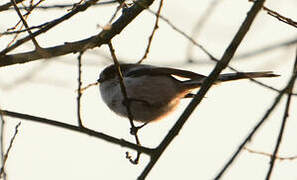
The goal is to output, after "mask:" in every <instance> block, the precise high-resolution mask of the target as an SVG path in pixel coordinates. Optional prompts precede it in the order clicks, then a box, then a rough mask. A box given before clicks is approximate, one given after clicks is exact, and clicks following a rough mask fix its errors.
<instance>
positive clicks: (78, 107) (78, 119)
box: [76, 51, 84, 127]
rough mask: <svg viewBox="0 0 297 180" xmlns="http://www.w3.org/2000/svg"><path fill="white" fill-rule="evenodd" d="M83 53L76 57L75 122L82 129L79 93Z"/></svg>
mask: <svg viewBox="0 0 297 180" xmlns="http://www.w3.org/2000/svg"><path fill="white" fill-rule="evenodd" d="M83 53H84V52H83V51H82V52H80V53H79V55H78V58H77V60H78V64H77V66H78V78H77V81H78V83H77V84H78V90H77V98H76V99H77V121H78V126H79V127H84V126H83V123H82V120H81V113H80V111H81V95H82V93H81V92H82V91H81V85H82V82H81V57H82V55H83Z"/></svg>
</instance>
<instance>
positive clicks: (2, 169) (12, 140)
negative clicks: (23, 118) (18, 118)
mask: <svg viewBox="0 0 297 180" xmlns="http://www.w3.org/2000/svg"><path fill="white" fill-rule="evenodd" d="M20 125H21V122H19V123H18V124H17V125H16V127H15V132H14V135H13V136H12V138H11V140H10V143H9V146H8V149H7V151H6V153H5V155H4V158H3V165H2V167H1V169H0V177H1V176H2V174H3V173H4V168H5V164H6V161H7V159H8V156H9V152H10V150H11V148H12V146H13V143H14V140H15V137H16V135H17V134H18V128H19V126H20Z"/></svg>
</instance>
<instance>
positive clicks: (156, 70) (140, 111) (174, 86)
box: [98, 64, 278, 123]
mask: <svg viewBox="0 0 297 180" xmlns="http://www.w3.org/2000/svg"><path fill="white" fill-rule="evenodd" d="M120 69H121V71H122V75H123V83H124V85H125V89H126V92H127V98H128V101H129V103H124V102H125V101H124V96H123V94H122V91H121V87H120V83H119V77H118V74H117V70H116V67H115V66H114V65H110V66H108V67H106V68H105V69H104V70H103V71H102V72H101V74H100V77H99V79H98V82H99V83H100V85H99V86H100V92H101V96H102V99H103V100H104V102H105V103H106V104H107V106H108V107H109V108H110V109H111V110H112V111H114V112H115V113H116V114H118V115H120V116H124V117H128V113H127V107H126V105H127V104H129V107H130V111H131V114H132V116H133V118H134V119H133V120H136V121H140V122H145V123H148V122H151V121H156V120H159V119H161V118H162V117H164V116H166V115H168V114H169V113H170V112H172V111H173V110H174V109H175V108H176V107H177V105H178V104H179V102H180V100H181V99H182V98H185V97H190V96H191V95H192V94H191V91H192V90H194V89H197V88H199V87H200V86H201V84H202V83H203V81H204V80H205V79H206V78H207V77H206V76H204V75H201V74H197V73H194V72H191V71H185V70H180V69H174V68H167V67H157V66H151V65H145V64H121V65H120ZM174 76H175V77H182V78H187V80H185V81H181V80H178V79H176V78H175V77H174ZM276 76H278V75H276V74H273V73H272V72H271V71H265V72H246V73H228V74H221V75H220V76H219V78H218V79H217V83H219V82H225V81H232V80H238V79H247V78H261V77H276Z"/></svg>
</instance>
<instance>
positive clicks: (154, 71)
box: [126, 67, 206, 80]
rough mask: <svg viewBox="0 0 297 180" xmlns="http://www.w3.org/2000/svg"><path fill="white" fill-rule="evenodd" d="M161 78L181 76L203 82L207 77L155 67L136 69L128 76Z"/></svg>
mask: <svg viewBox="0 0 297 180" xmlns="http://www.w3.org/2000/svg"><path fill="white" fill-rule="evenodd" d="M144 75H150V76H160V75H168V76H172V75H173V76H179V77H183V78H189V79H191V80H193V79H195V80H201V79H204V78H205V77H206V76H203V75H201V74H197V73H194V72H191V71H186V70H180V69H174V68H163V67H154V68H142V69H135V70H132V71H130V72H129V73H128V74H126V76H133V77H137V76H144Z"/></svg>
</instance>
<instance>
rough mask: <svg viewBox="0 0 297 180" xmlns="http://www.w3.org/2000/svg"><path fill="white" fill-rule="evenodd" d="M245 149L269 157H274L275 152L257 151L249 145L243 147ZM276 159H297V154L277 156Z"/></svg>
mask: <svg viewBox="0 0 297 180" xmlns="http://www.w3.org/2000/svg"><path fill="white" fill-rule="evenodd" d="M243 149H244V150H246V151H248V152H249V153H253V154H259V155H263V156H267V157H270V158H271V157H272V156H273V154H270V153H267V152H262V151H256V150H253V149H249V148H247V147H244V148H243ZM275 159H278V160H280V161H285V160H290V161H291V160H296V159H297V155H296V156H288V157H284V156H275Z"/></svg>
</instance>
